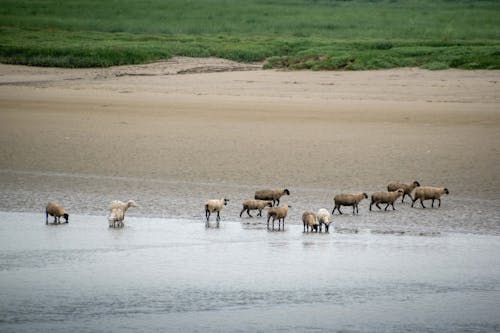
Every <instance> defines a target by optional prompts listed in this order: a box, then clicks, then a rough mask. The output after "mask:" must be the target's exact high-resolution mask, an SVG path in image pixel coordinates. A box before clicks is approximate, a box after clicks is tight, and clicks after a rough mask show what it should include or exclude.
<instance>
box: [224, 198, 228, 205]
mask: <svg viewBox="0 0 500 333" xmlns="http://www.w3.org/2000/svg"><path fill="white" fill-rule="evenodd" d="M228 202H229V199H226V198H224V206H227V203H228Z"/></svg>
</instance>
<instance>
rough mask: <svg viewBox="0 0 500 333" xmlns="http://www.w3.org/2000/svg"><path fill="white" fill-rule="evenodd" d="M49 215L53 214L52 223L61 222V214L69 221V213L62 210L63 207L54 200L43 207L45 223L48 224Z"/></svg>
mask: <svg viewBox="0 0 500 333" xmlns="http://www.w3.org/2000/svg"><path fill="white" fill-rule="evenodd" d="M49 215H50V216H54V223H60V222H61V216H62V217H64V219H65V220H66V221H65V223H68V222H69V214H68V213H67V212H66V210H64V207H63V206H62V205H60V204H58V203H56V202H49V203H48V204H47V206H46V207H45V224H49Z"/></svg>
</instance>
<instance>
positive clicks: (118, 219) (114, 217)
mask: <svg viewBox="0 0 500 333" xmlns="http://www.w3.org/2000/svg"><path fill="white" fill-rule="evenodd" d="M137 206H138V205H137V203H136V202H135V201H134V200H129V201H127V202H122V201H120V200H114V201H112V202H111V205H110V207H109V217H108V222H109V227H110V228H121V227H123V226H124V224H123V220H124V219H125V212H126V211H127V209H129V208H130V207H137Z"/></svg>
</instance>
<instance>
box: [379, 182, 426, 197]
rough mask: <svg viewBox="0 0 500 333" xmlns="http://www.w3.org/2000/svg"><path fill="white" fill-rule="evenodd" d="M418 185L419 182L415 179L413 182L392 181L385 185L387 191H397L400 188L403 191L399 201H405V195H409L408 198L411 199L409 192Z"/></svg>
mask: <svg viewBox="0 0 500 333" xmlns="http://www.w3.org/2000/svg"><path fill="white" fill-rule="evenodd" d="M419 186H420V183H419V182H417V181H416V180H415V181H413V183H399V182H392V183H389V184H388V185H387V191H389V192H394V191H397V190H398V189H400V188H402V189H403V190H404V191H405V193H404V194H403V198H402V199H401V202H404V201H405V197H406V196H409V197H410V200H412V201H413V198H412V196H411V192H413V190H414V189H415V188H417V187H419Z"/></svg>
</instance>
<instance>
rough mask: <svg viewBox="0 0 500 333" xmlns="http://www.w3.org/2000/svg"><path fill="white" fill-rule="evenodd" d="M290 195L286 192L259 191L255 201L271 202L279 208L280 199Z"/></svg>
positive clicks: (256, 193) (285, 190)
mask: <svg viewBox="0 0 500 333" xmlns="http://www.w3.org/2000/svg"><path fill="white" fill-rule="evenodd" d="M285 194H286V195H290V191H288V190H287V189H284V190H259V191H256V192H255V199H257V200H271V201H272V202H273V206H278V205H279V204H280V198H281V196H282V195H285Z"/></svg>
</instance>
